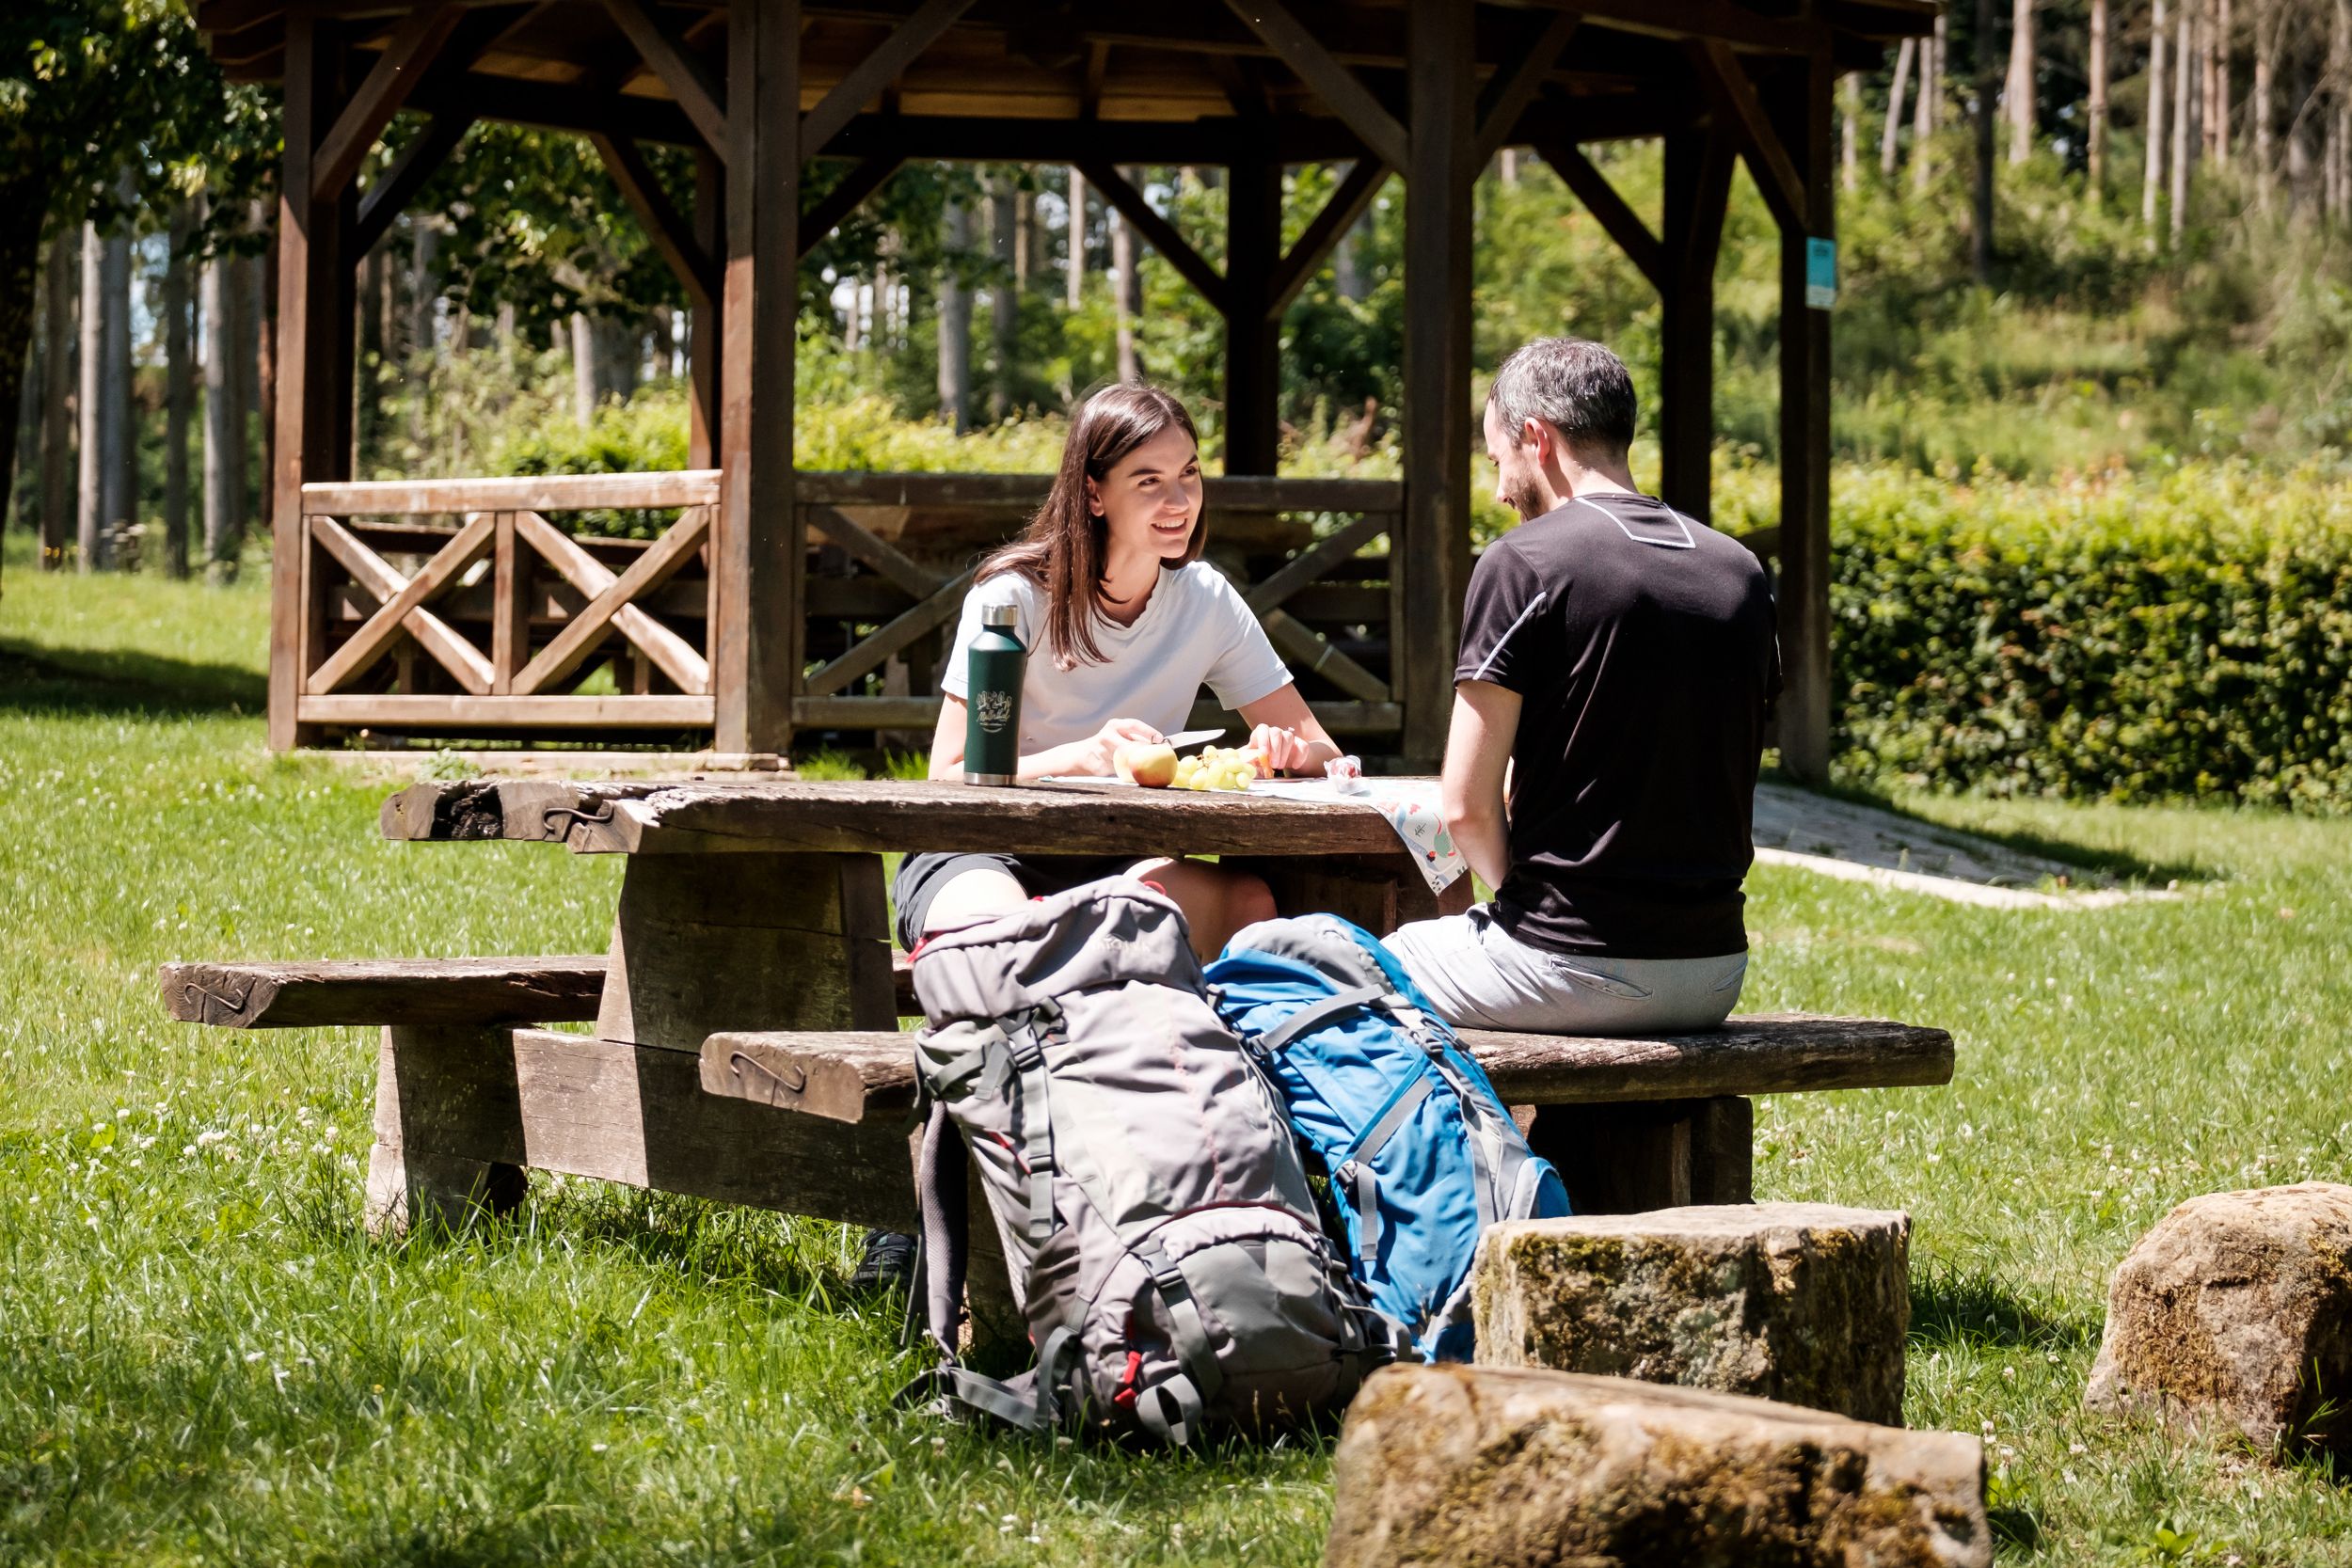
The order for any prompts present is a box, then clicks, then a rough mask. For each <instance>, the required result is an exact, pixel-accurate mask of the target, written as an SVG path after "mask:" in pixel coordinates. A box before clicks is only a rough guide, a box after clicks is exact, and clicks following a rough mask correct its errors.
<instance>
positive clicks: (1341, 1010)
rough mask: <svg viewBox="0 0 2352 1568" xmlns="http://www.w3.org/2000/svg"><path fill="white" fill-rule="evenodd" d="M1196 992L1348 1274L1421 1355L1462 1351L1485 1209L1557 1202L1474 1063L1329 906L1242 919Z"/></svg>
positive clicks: (1543, 1210) (1554, 1209) (1487, 1219)
mask: <svg viewBox="0 0 2352 1568" xmlns="http://www.w3.org/2000/svg"><path fill="white" fill-rule="evenodd" d="M1208 979H1209V994H1210V996H1211V998H1212V999H1213V1000H1214V1001H1215V1002H1216V1007H1217V1010H1218V1012H1219V1013H1221V1014H1222V1015H1223V1016H1224V1018H1225V1021H1226V1022H1228V1023H1230V1024H1231V1025H1232V1027H1233V1029H1234V1031H1235V1032H1236V1033H1238V1034H1239V1035H1241V1037H1242V1038H1243V1039H1244V1041H1245V1042H1247V1044H1248V1047H1249V1049H1250V1051H1251V1052H1252V1053H1254V1054H1255V1055H1257V1057H1258V1058H1259V1060H1260V1062H1261V1063H1262V1064H1263V1067H1264V1069H1265V1070H1266V1074H1267V1076H1268V1077H1270V1078H1272V1079H1273V1081H1274V1084H1275V1086H1276V1087H1277V1088H1278V1089H1279V1091H1280V1092H1281V1095H1282V1098H1283V1101H1284V1102H1285V1105H1286V1107H1287V1109H1288V1111H1289V1113H1290V1118H1291V1124H1292V1126H1293V1127H1294V1128H1295V1129H1296V1131H1297V1134H1298V1137H1299V1139H1300V1141H1301V1142H1303V1143H1304V1144H1306V1145H1307V1146H1308V1148H1310V1149H1311V1150H1312V1152H1313V1153H1314V1154H1315V1155H1316V1156H1317V1157H1318V1158H1319V1160H1320V1161H1321V1164H1322V1166H1323V1170H1324V1172H1325V1174H1327V1176H1328V1177H1329V1179H1330V1191H1331V1196H1332V1199H1333V1202H1334V1207H1335V1208H1336V1209H1337V1211H1338V1219H1339V1221H1340V1228H1341V1230H1342V1231H1343V1233H1344V1238H1345V1242H1346V1245H1347V1250H1348V1254H1349V1257H1350V1259H1351V1260H1352V1267H1353V1270H1354V1273H1355V1275H1356V1277H1357V1279H1358V1280H1359V1282H1360V1283H1361V1284H1362V1286H1363V1288H1364V1291H1365V1293H1366V1294H1367V1295H1369V1296H1370V1298H1371V1300H1372V1305H1373V1306H1374V1307H1375V1308H1376V1309H1377V1310H1378V1311H1379V1312H1380V1313H1381V1314H1382V1315H1383V1316H1385V1317H1386V1318H1388V1319H1389V1320H1390V1322H1391V1324H1392V1325H1393V1326H1394V1328H1395V1330H1396V1331H1397V1332H1398V1333H1399V1334H1401V1335H1402V1336H1403V1337H1404V1338H1407V1339H1408V1340H1410V1341H1411V1342H1412V1343H1413V1345H1414V1346H1415V1348H1416V1349H1418V1350H1419V1351H1420V1353H1421V1354H1422V1356H1423V1358H1425V1359H1428V1360H1441V1361H1467V1360H1468V1359H1470V1353H1471V1351H1472V1349H1473V1348H1474V1344H1473V1334H1474V1330H1473V1328H1472V1325H1471V1322H1470V1265H1471V1263H1472V1261H1473V1260H1474V1259H1475V1257H1476V1254H1477V1250H1478V1238H1479V1236H1480V1234H1481V1233H1482V1232H1483V1231H1484V1230H1485V1229H1486V1227H1487V1226H1489V1225H1492V1224H1493V1223H1495V1222H1496V1221H1497V1220H1516V1219H1528V1218H1550V1217H1554V1216H1558V1215H1562V1214H1565V1213H1567V1212H1568V1195H1567V1189H1566V1187H1565V1185H1564V1184H1563V1183H1562V1181H1561V1180H1560V1175H1559V1173H1558V1172H1557V1171H1555V1170H1554V1169H1552V1166H1551V1163H1550V1162H1549V1161H1548V1160H1545V1159H1543V1158H1541V1157H1540V1156H1538V1155H1536V1154H1534V1152H1532V1151H1531V1150H1530V1149H1529V1148H1528V1147H1527V1140H1526V1138H1525V1137H1524V1136H1522V1135H1521V1134H1520V1132H1519V1130H1518V1125H1517V1124H1516V1123H1514V1122H1513V1121H1512V1119H1511V1115H1510V1112H1509V1111H1508V1110H1507V1109H1505V1108H1504V1106H1503V1104H1502V1100H1501V1098H1500V1097H1498V1096H1497V1095H1496V1093H1495V1088H1494V1085H1493V1084H1492V1083H1491V1082H1489V1081H1488V1079H1487V1077H1486V1071H1485V1069H1482V1068H1480V1067H1479V1065H1478V1063H1477V1062H1476V1061H1474V1060H1473V1059H1472V1058H1471V1057H1470V1053H1468V1052H1466V1051H1464V1050H1463V1049H1462V1047H1461V1043H1460V1041H1458V1040H1457V1039H1455V1038H1454V1032H1453V1030H1451V1029H1449V1028H1447V1027H1446V1025H1445V1022H1444V1021H1443V1020H1442V1019H1440V1018H1438V1014H1437V1011H1436V1009H1435V1008H1433V1007H1432V1006H1430V1004H1429V999H1428V997H1427V996H1426V995H1424V994H1423V993H1422V990H1421V988H1420V987H1418V986H1416V985H1415V984H1414V983H1413V981H1412V978H1411V976H1409V975H1407V974H1406V973H1405V969H1404V966H1403V965H1401V964H1399V963H1398V962H1397V960H1396V958H1395V957H1394V956H1393V955H1391V953H1390V952H1389V950H1388V949H1387V948H1385V947H1383V946H1382V945H1381V944H1380V942H1379V941H1378V940H1377V939H1375V937H1373V936H1372V935H1371V934H1370V933H1369V932H1366V931H1364V930H1363V929H1362V928H1360V927H1356V926H1353V925H1350V924H1349V923H1348V922H1346V921H1344V920H1342V919H1340V918H1339V917H1338V916H1336V915H1328V914H1315V915H1304V916H1300V917H1297V918H1295V919H1287V920H1268V921H1262V922H1260V923H1259V924H1257V925H1255V926H1248V927H1244V928H1243V929H1241V930H1240V931H1238V932H1236V933H1235V934H1234V936H1233V940H1232V942H1228V943H1227V944H1226V947H1225V951H1224V952H1223V953H1222V954H1221V955H1220V956H1219V957H1218V958H1217V960H1216V962H1215V963H1214V964H1211V965H1210V966H1209V970H1208Z"/></svg>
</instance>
